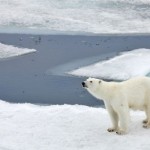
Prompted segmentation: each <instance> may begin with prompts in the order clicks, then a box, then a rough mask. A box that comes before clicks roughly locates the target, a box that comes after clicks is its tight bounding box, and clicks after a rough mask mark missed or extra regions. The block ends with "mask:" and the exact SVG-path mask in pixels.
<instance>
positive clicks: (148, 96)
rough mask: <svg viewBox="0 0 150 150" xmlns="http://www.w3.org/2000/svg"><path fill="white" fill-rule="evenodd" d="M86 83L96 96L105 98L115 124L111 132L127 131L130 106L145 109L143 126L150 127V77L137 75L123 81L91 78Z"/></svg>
mask: <svg viewBox="0 0 150 150" xmlns="http://www.w3.org/2000/svg"><path fill="white" fill-rule="evenodd" d="M84 83H85V85H86V89H87V90H88V91H89V92H90V93H91V94H92V95H93V96H94V97H96V98H98V99H102V100H104V103H105V107H106V109H107V110H108V113H109V115H110V118H111V121H112V125H113V126H112V128H109V129H108V131H109V132H113V131H116V133H118V134H124V133H127V131H128V126H129V108H131V109H134V110H136V109H138V110H143V111H145V114H146V119H145V120H144V121H143V123H144V125H143V127H145V128H149V127H150V78H148V77H135V78H132V79H129V80H127V81H123V82H106V81H103V80H99V79H95V78H89V79H87V80H86V81H85V82H84Z"/></svg>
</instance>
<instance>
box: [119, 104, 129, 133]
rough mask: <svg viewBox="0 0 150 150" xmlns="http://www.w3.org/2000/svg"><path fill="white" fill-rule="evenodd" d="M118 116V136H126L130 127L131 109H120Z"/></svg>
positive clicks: (124, 107) (125, 107) (122, 107)
mask: <svg viewBox="0 0 150 150" xmlns="http://www.w3.org/2000/svg"><path fill="white" fill-rule="evenodd" d="M118 116H119V121H120V128H119V129H118V131H117V132H116V133H117V134H120V135H121V134H126V133H127V132H128V126H129V108H128V107H127V106H125V105H120V107H118Z"/></svg>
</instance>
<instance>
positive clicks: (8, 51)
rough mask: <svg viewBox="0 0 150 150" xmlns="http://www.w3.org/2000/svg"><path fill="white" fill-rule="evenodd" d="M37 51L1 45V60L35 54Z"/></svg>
mask: <svg viewBox="0 0 150 150" xmlns="http://www.w3.org/2000/svg"><path fill="white" fill-rule="evenodd" d="M35 51H36V50H35V49H28V48H20V47H15V46H13V45H6V44H2V43H0V60H1V59H6V58H9V57H15V56H20V55H24V54H28V53H32V52H35Z"/></svg>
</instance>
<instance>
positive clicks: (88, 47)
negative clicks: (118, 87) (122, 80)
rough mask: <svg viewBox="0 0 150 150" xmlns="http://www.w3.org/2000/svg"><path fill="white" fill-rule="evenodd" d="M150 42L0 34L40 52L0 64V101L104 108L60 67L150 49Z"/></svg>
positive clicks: (143, 38)
mask: <svg viewBox="0 0 150 150" xmlns="http://www.w3.org/2000/svg"><path fill="white" fill-rule="evenodd" d="M149 41H150V36H149V35H134V36H133V35H122V36H117V35H102V36H77V35H74V36H71V35H40V36H39V35H22V34H0V42H2V43H5V44H11V45H14V46H18V47H26V48H34V49H36V50H37V52H36V53H33V54H28V55H24V56H19V57H16V58H13V59H8V60H4V61H1V62H0V99H3V100H6V101H9V102H19V103H24V102H29V103H38V104H83V105H89V106H96V105H101V104H103V103H102V102H100V101H98V100H96V99H95V98H93V97H92V96H91V95H90V94H88V93H87V91H85V90H84V89H83V88H82V87H81V82H82V81H83V80H84V78H79V77H74V76H69V75H66V74H64V73H63V69H64V70H65V68H63V69H62V70H61V65H62V66H65V65H63V64H68V63H70V62H76V63H77V64H75V65H74V66H76V67H80V66H81V65H85V64H89V63H93V62H95V61H98V60H103V59H108V57H111V56H114V55H117V54H118V53H119V52H121V51H128V50H132V49H137V48H150V42H149ZM91 57H92V59H89V58H91ZM87 58H88V59H87ZM93 58H95V59H93ZM78 60H80V61H79V63H78ZM81 60H82V61H81ZM89 60H90V62H89ZM82 63H83V64H82ZM59 66H60V67H59ZM55 68H57V69H55ZM58 68H60V69H58ZM70 69H74V68H70ZM54 70H55V71H54ZM56 70H57V71H56ZM59 70H61V71H60V72H59ZM65 71H66V70H65ZM58 72H59V73H58Z"/></svg>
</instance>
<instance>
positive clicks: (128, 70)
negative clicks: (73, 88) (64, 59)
mask: <svg viewBox="0 0 150 150" xmlns="http://www.w3.org/2000/svg"><path fill="white" fill-rule="evenodd" d="M68 73H69V74H72V75H76V76H86V77H99V78H104V79H114V80H126V79H129V78H131V77H135V76H145V75H148V74H149V73H150V49H144V48H141V49H135V50H132V51H128V52H123V53H121V54H120V55H119V56H115V57H114V58H111V59H109V60H105V61H100V62H98V63H95V64H92V65H89V66H85V67H81V68H78V69H76V70H73V71H70V72H68Z"/></svg>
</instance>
